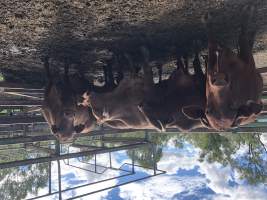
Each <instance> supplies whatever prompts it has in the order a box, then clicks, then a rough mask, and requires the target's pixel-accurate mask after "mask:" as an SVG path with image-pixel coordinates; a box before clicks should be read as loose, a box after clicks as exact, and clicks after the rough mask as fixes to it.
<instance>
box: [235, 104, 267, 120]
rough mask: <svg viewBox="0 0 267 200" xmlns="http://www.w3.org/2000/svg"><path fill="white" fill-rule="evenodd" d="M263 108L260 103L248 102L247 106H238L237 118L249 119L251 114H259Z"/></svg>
mask: <svg viewBox="0 0 267 200" xmlns="http://www.w3.org/2000/svg"><path fill="white" fill-rule="evenodd" d="M262 108H263V105H262V103H256V102H250V103H249V104H247V105H243V106H240V107H239V109H238V113H237V115H238V117H249V116H251V115H252V114H255V115H257V114H259V113H260V112H261V110H262Z"/></svg>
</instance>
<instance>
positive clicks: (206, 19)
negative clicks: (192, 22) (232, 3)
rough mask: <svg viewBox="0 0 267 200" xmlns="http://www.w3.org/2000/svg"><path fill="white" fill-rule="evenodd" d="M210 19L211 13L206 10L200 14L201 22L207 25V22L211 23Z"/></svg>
mask: <svg viewBox="0 0 267 200" xmlns="http://www.w3.org/2000/svg"><path fill="white" fill-rule="evenodd" d="M212 19H213V14H212V13H211V12H208V13H206V14H205V15H203V16H202V19H201V21H202V23H203V24H206V25H208V24H209V23H211V21H212Z"/></svg>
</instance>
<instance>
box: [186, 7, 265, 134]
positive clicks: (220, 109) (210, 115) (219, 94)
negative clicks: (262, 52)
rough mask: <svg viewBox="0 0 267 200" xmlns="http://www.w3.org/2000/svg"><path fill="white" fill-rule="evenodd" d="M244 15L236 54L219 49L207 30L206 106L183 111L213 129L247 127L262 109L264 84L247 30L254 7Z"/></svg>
mask: <svg viewBox="0 0 267 200" xmlns="http://www.w3.org/2000/svg"><path fill="white" fill-rule="evenodd" d="M244 13H247V14H246V16H245V17H244V18H243V20H244V22H243V23H242V27H241V33H240V36H239V48H240V51H239V54H238V55H236V54H235V53H234V52H232V51H231V50H230V49H229V48H226V47H222V46H219V45H218V43H217V42H216V41H215V40H214V38H213V35H212V33H211V29H210V27H208V28H209V35H208V40H209V41H208V50H209V51H208V53H209V55H208V70H207V79H206V106H205V108H201V107H196V106H192V107H191V108H187V109H186V110H185V113H186V114H187V116H188V117H190V118H193V119H199V118H201V119H202V120H203V122H205V124H206V125H207V126H208V127H211V128H214V129H216V130H226V129H229V128H234V127H237V126H238V125H244V124H248V123H250V122H252V121H254V120H255V119H256V116H257V115H258V114H259V113H260V112H261V110H262V102H261V94H262V89H263V81H262V78H261V76H260V74H259V73H258V72H257V70H256V67H255V62H254V59H253V55H252V47H253V34H249V31H248V22H249V21H250V20H251V19H252V17H253V15H254V7H248V8H246V9H245V12H244Z"/></svg>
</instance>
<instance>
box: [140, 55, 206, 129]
mask: <svg viewBox="0 0 267 200" xmlns="http://www.w3.org/2000/svg"><path fill="white" fill-rule="evenodd" d="M185 63H187V61H185ZM193 67H194V72H195V73H194V75H191V74H189V71H188V65H186V64H184V63H183V62H182V60H181V58H180V57H178V58H177V69H176V70H174V71H173V72H172V74H171V75H170V77H169V79H167V80H163V81H162V82H161V83H159V84H155V86H154V90H155V91H154V97H153V98H151V97H149V99H146V102H143V106H142V109H143V111H144V113H145V114H146V115H147V116H148V118H149V119H150V120H152V119H153V120H152V121H155V120H158V121H161V123H162V124H163V126H164V127H166V128H178V129H179V130H180V131H190V130H191V129H195V128H199V127H203V125H202V123H201V121H200V120H198V119H196V120H195V119H189V118H188V117H186V115H184V113H183V108H184V109H186V108H187V106H189V105H192V104H194V105H197V106H199V107H201V106H203V105H204V104H205V76H204V73H203V71H202V69H201V66H200V62H199V58H198V54H196V55H195V59H194V62H193Z"/></svg>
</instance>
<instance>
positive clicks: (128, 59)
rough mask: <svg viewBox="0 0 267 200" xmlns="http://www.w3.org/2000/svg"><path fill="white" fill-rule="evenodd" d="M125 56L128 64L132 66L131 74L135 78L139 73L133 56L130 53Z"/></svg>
mask: <svg viewBox="0 0 267 200" xmlns="http://www.w3.org/2000/svg"><path fill="white" fill-rule="evenodd" d="M124 57H125V58H126V60H127V63H128V65H129V67H130V76H131V78H135V77H136V76H137V73H136V69H135V67H134V64H133V59H132V57H131V56H130V55H129V54H128V53H125V54H124Z"/></svg>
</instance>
